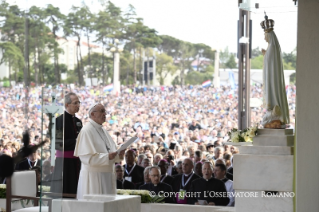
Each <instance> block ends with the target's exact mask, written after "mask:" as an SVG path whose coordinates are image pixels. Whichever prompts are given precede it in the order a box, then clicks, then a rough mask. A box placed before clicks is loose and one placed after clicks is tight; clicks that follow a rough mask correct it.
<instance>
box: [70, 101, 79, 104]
mask: <svg viewBox="0 0 319 212" xmlns="http://www.w3.org/2000/svg"><path fill="white" fill-rule="evenodd" d="M71 104H72V105H80V104H81V102H80V101H77V102H72V103H71Z"/></svg>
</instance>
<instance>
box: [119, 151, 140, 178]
mask: <svg viewBox="0 0 319 212" xmlns="http://www.w3.org/2000/svg"><path fill="white" fill-rule="evenodd" d="M135 158H136V153H135V151H134V150H128V151H126V153H125V161H126V164H125V165H124V169H125V172H124V178H125V179H126V180H128V181H130V182H132V183H134V184H137V183H141V182H143V181H144V176H143V172H144V168H143V167H142V166H139V165H137V164H136V163H135Z"/></svg>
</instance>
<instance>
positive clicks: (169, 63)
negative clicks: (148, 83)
mask: <svg viewBox="0 0 319 212" xmlns="http://www.w3.org/2000/svg"><path fill="white" fill-rule="evenodd" d="M176 70H177V67H176V66H175V65H174V63H173V58H172V57H171V56H169V55H167V54H165V53H162V54H156V73H157V75H158V79H159V82H160V84H161V85H163V84H164V79H165V78H166V77H167V75H168V74H170V75H174V74H175V73H176Z"/></svg>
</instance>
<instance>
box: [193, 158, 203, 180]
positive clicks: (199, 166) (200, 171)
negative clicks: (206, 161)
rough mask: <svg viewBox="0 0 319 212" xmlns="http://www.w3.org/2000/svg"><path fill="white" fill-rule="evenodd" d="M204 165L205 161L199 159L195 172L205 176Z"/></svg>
mask: <svg viewBox="0 0 319 212" xmlns="http://www.w3.org/2000/svg"><path fill="white" fill-rule="evenodd" d="M202 166H203V163H202V162H201V161H198V162H197V163H196V164H195V167H194V172H195V174H197V175H198V176H200V177H203V172H202Z"/></svg>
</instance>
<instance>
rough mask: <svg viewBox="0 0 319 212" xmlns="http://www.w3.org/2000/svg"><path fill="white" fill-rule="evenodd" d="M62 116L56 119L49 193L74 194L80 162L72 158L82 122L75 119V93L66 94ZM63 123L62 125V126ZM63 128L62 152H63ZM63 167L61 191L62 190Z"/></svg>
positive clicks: (78, 103)
mask: <svg viewBox="0 0 319 212" xmlns="http://www.w3.org/2000/svg"><path fill="white" fill-rule="evenodd" d="M64 101H65V103H64V105H65V111H64V114H62V115H60V116H59V117H57V118H56V150H57V151H56V159H55V167H54V171H53V173H52V183H51V191H52V192H56V193H62V192H63V193H64V194H65V193H66V194H76V192H77V186H78V180H79V173H80V169H81V162H80V159H79V158H78V157H75V156H73V154H74V148H75V144H76V139H77V137H78V134H79V132H80V130H81V129H82V121H81V120H80V119H78V118H77V117H75V113H77V112H78V111H79V109H80V104H81V102H80V101H79V98H78V97H77V95H76V94H75V93H68V94H66V95H65V98H64ZM63 122H64V124H63ZM63 126H64V152H63V143H62V141H63V138H62V135H63ZM62 166H63V190H62Z"/></svg>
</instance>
